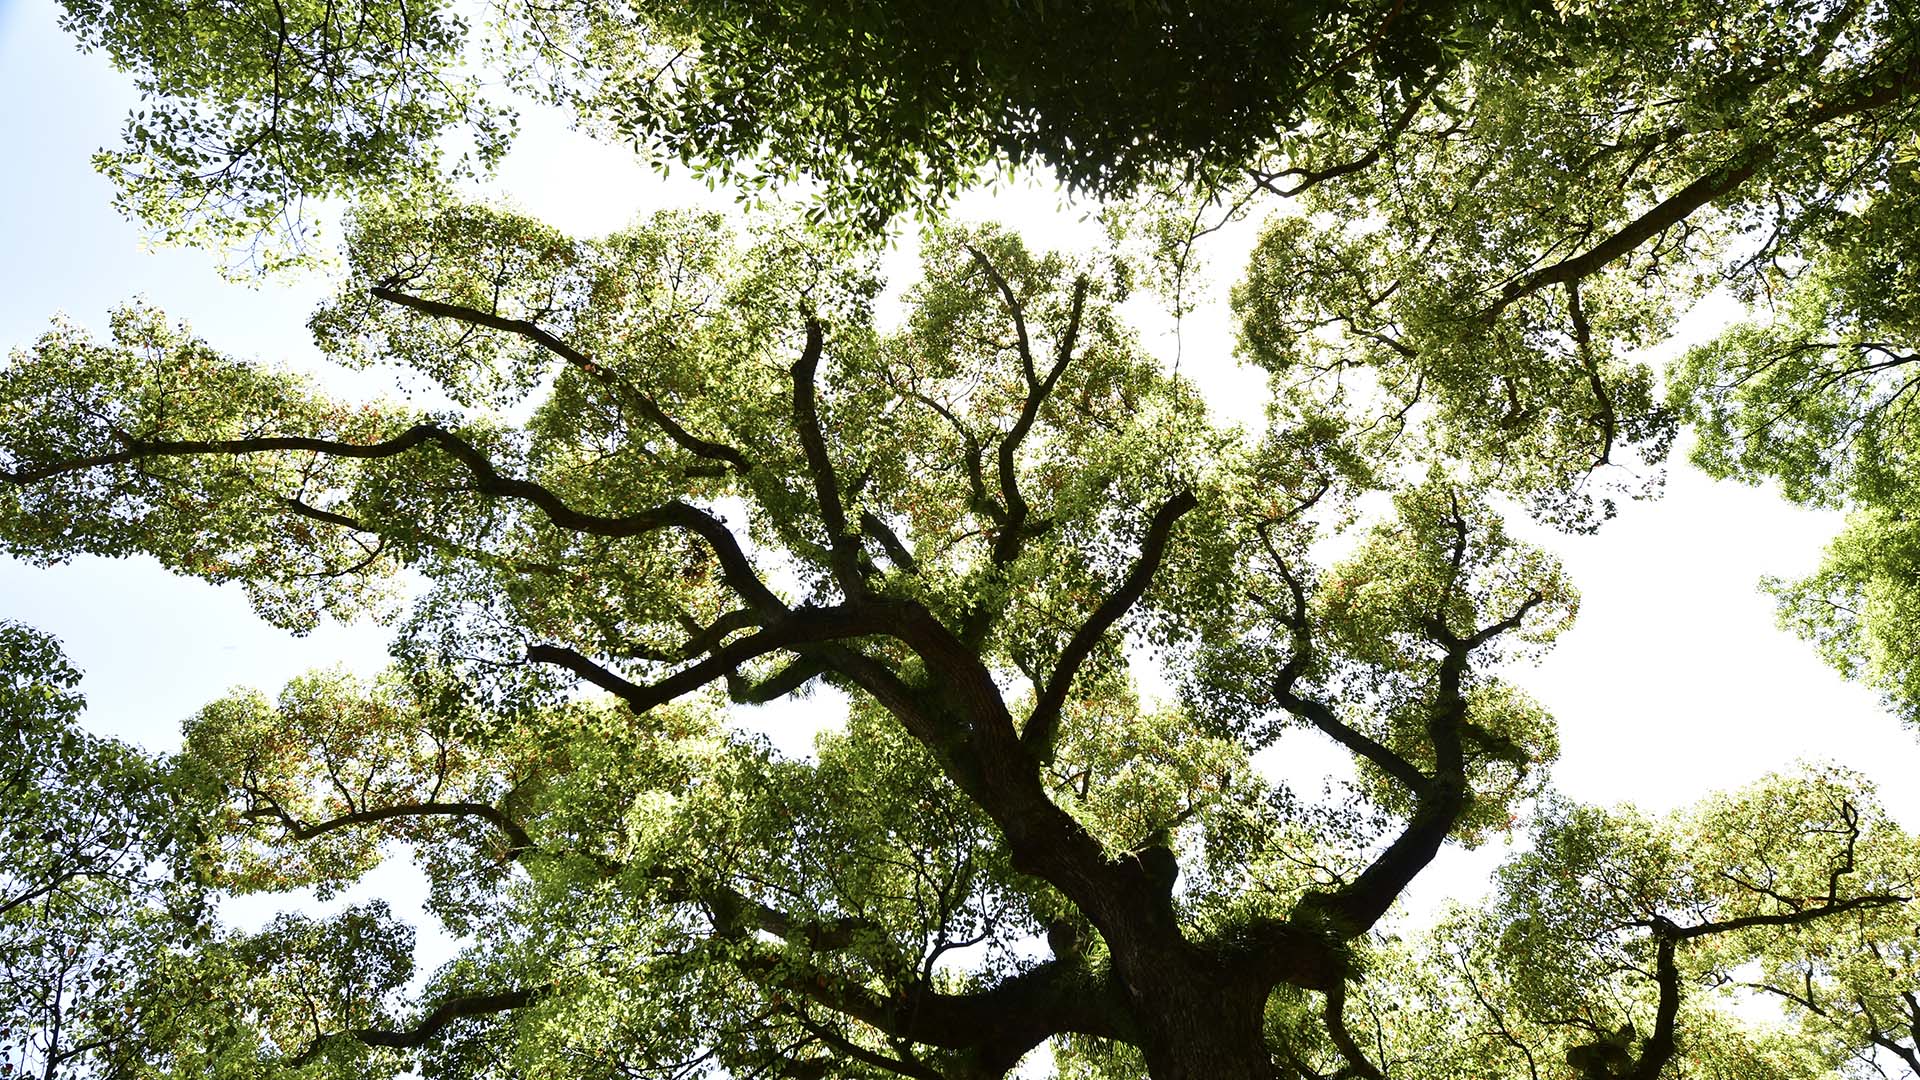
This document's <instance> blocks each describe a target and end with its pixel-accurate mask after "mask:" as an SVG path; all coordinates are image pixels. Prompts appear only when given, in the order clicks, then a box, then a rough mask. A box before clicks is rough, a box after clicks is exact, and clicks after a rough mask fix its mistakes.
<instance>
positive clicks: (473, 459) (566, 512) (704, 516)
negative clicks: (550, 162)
mask: <svg viewBox="0 0 1920 1080" xmlns="http://www.w3.org/2000/svg"><path fill="white" fill-rule="evenodd" d="M428 444H433V445H437V446H439V447H440V448H441V449H442V450H444V451H446V452H447V453H448V454H449V455H451V456H452V457H453V458H454V459H455V460H457V461H459V462H460V463H461V464H462V465H464V466H466V468H467V471H468V472H469V473H470V474H471V475H472V476H473V480H474V486H475V487H476V488H477V489H478V490H479V491H480V493H481V494H484V495H491V496H494V497H497V498H509V499H518V500H521V501H523V502H529V503H532V504H533V505H534V506H535V507H537V508H538V509H539V510H540V511H541V513H543V514H545V515H546V517H547V519H548V520H549V521H551V522H552V523H553V524H554V525H556V526H558V527H560V528H562V529H567V530H569V531H572V532H579V533H586V534H588V535H592V536H607V537H614V538H623V537H632V536H641V535H644V534H646V533H650V532H656V531H658V530H660V529H666V528H678V529H683V530H685V531H687V532H691V533H694V534H695V535H697V536H699V537H700V538H701V539H703V540H705V541H706V542H707V545H708V546H709V547H711V548H712V549H713V552H714V555H715V556H716V557H717V558H718V559H719V560H720V567H721V572H722V574H723V576H724V577H725V578H726V581H727V584H728V585H729V586H730V587H732V588H733V590H734V591H735V592H736V593H738V594H739V595H740V596H741V598H742V599H744V600H746V601H747V602H748V603H749V604H751V605H753V606H754V607H755V608H756V609H758V610H761V611H763V612H784V611H785V610H786V605H784V604H782V603H781V602H780V600H779V599H778V598H777V597H775V596H774V595H773V592H772V590H770V589H768V588H767V586H766V584H765V583H764V582H762V581H761V580H760V577H759V574H758V573H757V572H755V571H754V569H753V566H752V564H751V563H750V562H748V560H747V557H746V553H745V552H744V551H742V550H741V548H740V543H739V541H738V540H737V539H736V538H735V537H734V535H733V533H732V532H731V531H729V530H728V529H727V527H726V526H725V525H723V524H721V523H720V521H719V519H717V518H715V517H713V515H711V514H709V513H707V512H706V511H704V510H701V509H699V508H697V507H694V506H692V505H690V504H688V503H684V502H680V501H678V500H674V501H672V502H667V503H662V504H661V505H659V506H656V507H652V508H650V509H647V510H642V511H640V512H638V513H635V514H626V515H622V516H620V517H608V516H605V515H602V514H592V513H587V512H585V511H582V510H576V509H574V508H573V507H572V506H569V505H568V504H567V503H566V501H565V500H563V499H561V498H560V497H559V496H558V495H556V494H554V493H553V492H552V491H551V490H549V489H547V488H546V487H543V486H542V485H540V484H536V483H534V482H533V481H531V480H521V479H517V478H514V477H508V476H502V475H501V474H500V471H499V469H497V468H496V467H495V466H494V464H493V462H492V461H491V460H489V459H488V458H487V456H486V455H485V454H483V453H481V452H480V450H479V449H478V448H477V447H475V446H474V445H473V444H472V443H470V442H468V441H467V440H465V439H463V438H461V437H460V436H459V435H456V434H454V433H453V432H451V431H448V430H447V429H445V428H443V427H440V426H439V425H437V424H415V425H414V426H412V427H410V428H408V429H407V430H406V431H403V432H401V433H400V434H398V435H395V436H393V437H392V438H390V439H386V440H383V441H381V442H377V443H350V442H342V441H340V440H337V439H320V438H311V437H307V436H297V435H288V436H259V437H255V438H246V439H203V440H194V439H188V440H137V439H136V440H128V441H127V445H126V448H125V449H122V450H116V451H113V452H111V453H105V454H94V455H91V456H88V457H83V458H73V459H70V460H67V461H62V462H55V463H52V464H48V465H42V466H38V467H35V468H23V469H16V470H13V471H7V470H4V469H0V480H4V481H7V482H9V483H13V484H18V485H22V486H24V485H26V484H31V483H37V482H39V481H41V480H48V479H52V478H54V477H57V476H63V475H66V474H68V473H74V472H82V471H85V470H87V469H94V468H100V467H102V466H107V465H123V464H127V463H129V462H134V461H141V460H146V459H149V458H166V457H193V456H197V455H218V456H236V457H238V456H246V455H250V454H270V453H289V452H292V453H314V454H325V455H327V456H329V457H340V458H350V459H357V460H378V459H383V458H390V457H397V456H399V455H401V454H404V453H407V452H409V451H411V450H414V449H417V448H419V447H421V446H426V445H428ZM308 516H311V515H308Z"/></svg>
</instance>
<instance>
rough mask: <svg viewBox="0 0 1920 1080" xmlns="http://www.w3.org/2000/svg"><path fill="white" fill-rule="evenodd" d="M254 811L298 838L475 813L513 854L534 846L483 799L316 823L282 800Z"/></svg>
mask: <svg viewBox="0 0 1920 1080" xmlns="http://www.w3.org/2000/svg"><path fill="white" fill-rule="evenodd" d="M250 814H251V816H254V817H271V818H272V819H273V820H275V821H278V822H279V823H280V824H281V825H283V826H285V827H286V830H287V831H288V832H289V833H291V834H292V835H293V838H294V839H295V840H311V839H313V838H314V837H316V836H324V835H326V834H327V833H330V832H335V831H338V830H340V829H353V828H360V827H363V826H367V825H373V824H377V823H379V822H382V821H389V820H392V819H393V818H400V817H472V818H479V819H480V820H482V821H485V822H486V823H487V824H489V825H492V826H493V827H494V828H496V829H498V830H500V832H501V833H503V834H505V836H506V838H507V841H508V842H509V843H511V844H512V845H513V846H512V847H511V848H509V849H508V854H510V855H518V854H519V853H520V852H522V851H526V850H529V849H531V848H532V847H533V838H532V837H530V836H528V835H527V832H526V830H525V829H523V828H521V827H520V824H519V823H518V822H516V821H514V820H513V819H512V818H510V817H508V816H507V815H506V814H504V813H502V812H501V811H500V809H499V808H498V807H496V806H494V805H492V804H491V803H483V802H432V801H429V802H417V803H396V804H394V805H392V806H383V807H380V808H378V809H374V810H356V811H354V812H353V813H351V814H342V815H340V816H339V817H332V818H328V819H327V820H325V821H321V822H316V823H314V824H312V825H309V824H306V823H304V822H302V821H300V820H299V819H298V818H295V817H294V816H293V815H291V814H288V813H287V812H286V810H285V809H283V808H282V807H281V806H280V804H279V803H277V802H273V801H271V800H269V801H268V805H267V806H266V807H265V808H264V812H261V811H254V812H250Z"/></svg>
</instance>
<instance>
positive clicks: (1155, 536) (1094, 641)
mask: <svg viewBox="0 0 1920 1080" xmlns="http://www.w3.org/2000/svg"><path fill="white" fill-rule="evenodd" d="M1198 505H1200V501H1199V500H1198V499H1196V498H1195V497H1194V495H1193V493H1192V492H1190V491H1182V492H1180V493H1179V494H1178V495H1175V496H1173V497H1172V498H1170V499H1168V500H1167V501H1166V502H1164V503H1162V504H1161V505H1160V509H1159V510H1157V511H1155V512H1154V515H1153V521H1152V522H1151V523H1150V524H1149V525H1148V526H1147V536H1146V539H1145V540H1144V541H1142V542H1141V545H1140V557H1139V559H1137V560H1135V562H1134V564H1133V569H1131V570H1129V571H1128V572H1127V576H1126V578H1125V579H1124V580H1123V581H1121V583H1120V585H1119V587H1118V588H1116V589H1114V590H1113V592H1111V593H1109V594H1108V595H1107V598H1106V599H1105V600H1103V601H1101V603H1100V606H1099V607H1098V608H1095V609H1094V612H1093V614H1092V616H1090V617H1089V618H1088V619H1087V621H1086V622H1085V623H1082V624H1081V626H1080V629H1079V630H1077V631H1075V632H1074V635H1073V637H1072V639H1071V640H1069V641H1068V642H1067V647H1066V648H1065V649H1063V650H1061V653H1060V660H1059V662H1058V663H1056V664H1054V667H1053V674H1052V676H1051V677H1050V678H1048V680H1047V685H1046V687H1045V689H1043V690H1042V691H1041V693H1040V697H1039V699H1038V700H1036V701H1035V702H1034V706H1033V713H1032V714H1031V715H1030V716H1029V717H1028V718H1027V726H1026V730H1025V731H1024V732H1023V733H1022V734H1021V736H1020V741H1021V742H1022V743H1024V744H1026V747H1027V749H1028V750H1029V751H1030V752H1032V753H1033V755H1034V756H1035V757H1037V758H1039V759H1040V760H1042V761H1045V760H1048V759H1049V758H1051V757H1052V755H1053V740H1054V737H1055V735H1056V734H1057V733H1058V731H1059V727H1060V713H1061V710H1062V709H1063V708H1064V706H1065V705H1066V700H1067V692H1068V691H1069V690H1071V689H1072V688H1073V680H1074V677H1075V676H1076V675H1078V674H1079V673H1080V666H1081V665H1082V664H1084V663H1086V661H1087V657H1089V656H1091V655H1093V650H1094V649H1095V647H1097V646H1098V645H1099V644H1100V640H1101V639H1102V638H1104V637H1105V636H1106V634H1107V631H1108V630H1110V629H1112V628H1113V624H1114V623H1116V622H1118V621H1119V619H1120V617H1121V616H1122V615H1125V614H1126V613H1127V611H1128V610H1129V609H1130V608H1132V607H1133V605H1134V604H1136V603H1138V602H1139V600H1140V597H1141V596H1142V595H1143V594H1145V593H1146V591H1147V586H1148V585H1149V584H1150V583H1151V582H1152V581H1153V575H1154V572H1155V571H1156V570H1158V569H1159V568H1160V563H1161V561H1162V560H1163V559H1164V558H1165V557H1166V551H1167V538H1168V537H1169V536H1170V535H1171V534H1172V532H1173V526H1174V524H1175V523H1176V522H1178V521H1179V520H1180V518H1181V517H1182V516H1183V515H1184V514H1186V513H1187V511H1189V510H1192V509H1193V508H1194V507H1196V506H1198Z"/></svg>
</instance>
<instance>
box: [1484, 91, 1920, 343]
mask: <svg viewBox="0 0 1920 1080" xmlns="http://www.w3.org/2000/svg"><path fill="white" fill-rule="evenodd" d="M1917 79H1920V62H1910V63H1909V64H1908V65H1907V66H1906V67H1905V68H1904V69H1902V70H1900V71H1897V72H1892V73H1877V74H1876V75H1874V76H1872V77H1868V78H1864V79H1862V80H1861V81H1862V83H1863V84H1864V86H1863V87H1861V88H1859V89H1858V90H1857V92H1855V93H1853V94H1851V95H1848V96H1845V97H1841V98H1839V99H1838V100H1835V101H1830V102H1828V103H1827V104H1825V105H1822V106H1820V107H1818V108H1814V109H1812V110H1810V111H1809V112H1808V113H1807V114H1806V116H1805V119H1804V120H1802V121H1801V122H1800V123H1799V127H1801V129H1802V130H1806V131H1811V130H1813V129H1815V128H1818V127H1820V126H1821V125H1823V124H1828V123H1831V122H1833V121H1835V120H1839V119H1843V118H1845V117H1848V116H1852V115H1855V114H1857V113H1861V112H1866V111H1869V110H1872V109H1877V108H1882V107H1884V106H1888V105H1893V104H1896V103H1899V102H1901V101H1904V100H1905V99H1906V98H1907V96H1908V95H1909V94H1910V93H1911V92H1912V90H1913V89H1914V85H1915V82H1916V80H1917ZM1785 142H1786V136H1785V133H1782V134H1781V135H1779V136H1776V137H1773V138H1770V139H1767V140H1766V141H1764V142H1756V143H1754V144H1752V145H1749V146H1746V147H1743V148H1741V149H1740V150H1738V151H1736V152H1735V153H1734V154H1733V155H1732V156H1730V157H1729V158H1727V159H1726V161H1724V162H1723V163H1721V165H1720V166H1719V167H1718V168H1714V169H1710V170H1708V171H1707V172H1704V173H1702V174H1700V175H1699V176H1697V177H1695V178H1694V179H1693V181H1692V182H1691V183H1688V184H1687V185H1686V186H1684V187H1682V188H1681V189H1680V190H1678V191H1676V192H1674V193H1673V194H1672V195H1669V196H1667V198H1665V199H1663V200H1661V201H1660V202H1659V203H1657V204H1656V205H1654V206H1653V207H1652V208H1651V209H1649V210H1648V211H1647V212H1646V213H1644V214H1642V215H1640V216H1639V217H1637V218H1635V219H1634V220H1633V221H1630V222H1628V223H1627V224H1626V225H1624V226H1622V227H1621V228H1620V229H1618V230H1616V231H1615V232H1614V233H1613V234H1612V235H1610V236H1608V237H1607V238H1606V239H1604V240H1602V241H1600V242H1599V243H1597V244H1595V245H1593V246H1592V247H1590V248H1588V249H1587V250H1586V251H1583V252H1581V253H1580V254H1579V255H1576V256H1573V257H1571V258H1567V259H1562V260H1560V261H1559V262H1556V263H1553V264H1551V265H1549V266H1544V267H1541V268H1540V269H1538V270H1535V271H1533V272H1532V273H1530V274H1527V275H1526V276H1524V277H1521V278H1519V279H1517V280H1515V281H1512V282H1509V283H1508V284H1507V286H1506V287H1505V288H1504V289H1502V290H1501V293H1500V299H1499V300H1498V301H1496V302H1495V303H1494V304H1493V306H1492V307H1490V308H1488V309H1487V312H1486V314H1485V318H1486V319H1487V320H1488V321H1492V320H1493V319H1495V318H1497V317H1499V315H1500V313H1501V312H1503V311H1505V310H1506V309H1507V308H1509V307H1511V306H1512V305H1513V304H1515V303H1517V302H1519V301H1520V300H1523V299H1525V298H1526V297H1529V296H1532V295H1533V294H1534V293H1537V292H1539V291H1540V290H1542V289H1545V288H1547V287H1549V286H1553V285H1562V284H1566V283H1567V282H1577V281H1579V280H1580V279H1582V278H1586V277H1590V276H1592V275H1593V274H1595V273H1597V272H1598V271H1599V270H1600V269H1601V268H1603V267H1605V266H1606V265H1607V264H1608V263H1611V262H1613V261H1614V260H1615V259H1618V258H1620V257H1622V256H1624V255H1627V254H1629V253H1631V252H1632V251H1634V250H1635V249H1637V248H1639V247H1640V246H1641V245H1643V244H1645V243H1647V242H1648V241H1649V240H1652V239H1653V238H1654V237H1656V236H1658V235H1660V234H1661V233H1663V232H1665V231H1666V230H1668V229H1670V228H1672V227H1673V226H1675V225H1678V224H1679V223H1681V222H1682V221H1684V220H1686V219H1687V218H1688V217H1689V216H1691V215H1692V214H1693V213H1694V212H1695V211H1697V210H1699V209H1700V208H1701V207H1703V206H1706V205H1707V204H1708V203H1710V202H1713V201H1714V200H1715V199H1719V198H1722V197H1724V196H1726V195H1729V194H1732V193H1733V192H1734V191H1736V190H1738V189H1739V188H1740V187H1741V185H1743V184H1745V183H1746V182H1747V181H1749V180H1751V179H1753V178H1754V177H1755V176H1756V175H1758V174H1759V173H1760V171H1761V170H1762V169H1765V168H1766V167H1767V166H1768V165H1771V164H1772V163H1773V161H1774V159H1775V158H1777V157H1778V156H1779V154H1780V150H1781V147H1782V145H1783V144H1784V143H1785Z"/></svg>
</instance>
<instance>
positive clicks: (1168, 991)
mask: <svg viewBox="0 0 1920 1080" xmlns="http://www.w3.org/2000/svg"><path fill="white" fill-rule="evenodd" d="M1125 952H1126V951H1125V950H1116V952H1115V955H1114V962H1115V965H1114V966H1115V974H1117V975H1118V976H1120V979H1121V982H1122V984H1123V985H1124V986H1125V988H1126V991H1127V997H1128V998H1129V999H1130V1001H1131V1003H1132V1006H1133V1012H1134V1015H1135V1016H1136V1017H1137V1018H1138V1022H1139V1029H1140V1032H1141V1035H1142V1039H1141V1044H1142V1045H1141V1052H1142V1054H1143V1056H1144V1057H1145V1058H1146V1062H1147V1072H1148V1075H1150V1076H1151V1077H1152V1078H1153V1080H1274V1077H1275V1075H1276V1070H1275V1069H1274V1066H1273V1057H1272V1055H1271V1054H1269V1053H1268V1052H1267V1045H1266V1036H1265V1034H1264V1028H1265V1014H1266V997H1267V992H1266V990H1265V989H1264V988H1263V987H1260V986H1257V985H1253V984H1251V983H1249V981H1248V980H1247V979H1246V978H1245V975H1244V973H1238V977H1235V975H1236V973H1234V972H1229V971H1224V970H1220V969H1218V968H1217V967H1216V966H1215V965H1213V964H1210V963H1208V962H1207V961H1206V958H1205V957H1203V956H1201V955H1199V954H1197V953H1196V952H1195V951H1194V950H1192V949H1191V948H1190V947H1188V948H1181V949H1179V950H1178V951H1177V954H1176V955H1153V953H1158V952H1159V950H1152V951H1151V952H1150V953H1142V954H1137V955H1130V956H1129V955H1125Z"/></svg>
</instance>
